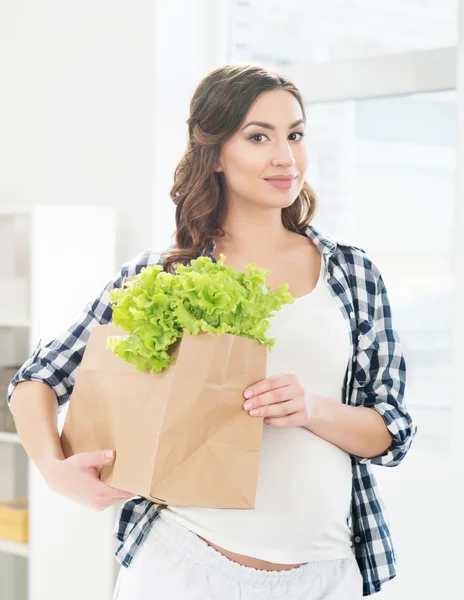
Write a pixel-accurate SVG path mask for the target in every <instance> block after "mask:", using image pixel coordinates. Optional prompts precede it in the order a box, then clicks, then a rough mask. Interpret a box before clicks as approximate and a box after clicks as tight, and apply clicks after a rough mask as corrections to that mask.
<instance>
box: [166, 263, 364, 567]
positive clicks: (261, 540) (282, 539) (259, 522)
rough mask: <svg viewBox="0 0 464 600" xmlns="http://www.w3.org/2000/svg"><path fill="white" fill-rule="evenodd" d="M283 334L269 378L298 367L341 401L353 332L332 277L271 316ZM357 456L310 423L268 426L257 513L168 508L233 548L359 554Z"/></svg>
mask: <svg viewBox="0 0 464 600" xmlns="http://www.w3.org/2000/svg"><path fill="white" fill-rule="evenodd" d="M270 322H271V329H270V330H269V332H268V334H269V336H270V337H275V338H276V343H275V346H274V347H273V348H272V350H271V351H270V352H269V353H268V362H267V372H266V376H267V377H270V376H271V375H276V374H278V373H282V372H294V373H296V374H297V375H298V377H299V379H300V381H301V382H302V384H303V386H304V387H305V389H306V390H307V391H309V392H312V393H314V394H317V395H321V396H325V397H327V398H330V399H332V400H335V401H337V402H341V401H342V387H343V381H344V377H345V372H346V369H347V365H348V361H349V360H350V349H351V345H350V337H349V336H350V330H349V325H348V323H347V322H346V321H345V319H344V317H343V314H342V312H341V310H340V308H339V306H338V305H337V304H336V300H335V298H334V296H333V295H332V292H331V290H330V289H329V285H328V283H327V282H326V277H325V268H324V261H323V260H322V261H321V271H320V275H319V280H318V282H317V285H316V287H315V288H314V290H313V291H312V292H311V293H309V294H307V295H306V296H302V297H300V298H298V299H297V300H296V301H295V303H294V304H289V305H285V306H284V307H283V308H282V309H281V310H280V311H279V312H278V313H276V314H275V315H274V317H272V318H271V321H270ZM251 418H253V417H250V419H251ZM351 487H352V474H351V459H350V455H349V454H348V453H347V452H345V451H344V450H341V449H340V448H338V447H337V446H335V445H333V444H331V443H330V442H327V441H326V440H323V439H322V438H320V437H318V436H317V435H315V434H313V433H312V432H310V431H308V430H307V429H305V428H303V427H288V428H275V427H274V428H273V427H272V426H269V425H266V424H265V425H264V433H263V443H262V451H261V460H260V469H259V478H258V488H257V494H256V502H255V509H254V510H237V509H232V510H231V509H209V508H191V507H188V508H185V507H171V506H169V507H167V508H166V509H164V510H163V511H162V512H161V516H162V517H163V518H173V519H175V520H176V521H178V522H179V523H180V524H181V525H183V526H184V527H187V528H188V529H190V530H191V531H193V532H194V533H196V534H198V535H200V536H201V537H203V538H205V539H207V540H209V541H211V542H213V543H214V544H216V545H217V546H220V547H221V548H224V549H226V550H228V551H230V552H236V553H238V554H242V555H245V556H251V557H254V558H258V559H261V560H265V561H270V562H274V563H280V564H296V563H304V562H310V561H318V560H335V559H339V558H346V557H349V556H352V555H353V551H352V549H351V544H350V531H349V528H348V525H347V518H348V515H349V513H350V504H351Z"/></svg>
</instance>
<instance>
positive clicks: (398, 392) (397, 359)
mask: <svg viewBox="0 0 464 600" xmlns="http://www.w3.org/2000/svg"><path fill="white" fill-rule="evenodd" d="M305 234H306V235H307V236H308V237H309V238H310V239H311V240H312V241H313V242H314V243H315V245H316V246H317V248H318V250H319V251H320V252H321V254H322V257H323V260H324V263H325V276H326V278H327V282H328V284H329V285H330V287H331V289H332V290H333V294H334V297H335V298H336V300H337V301H338V304H339V306H340V309H341V311H342V313H343V315H344V317H345V318H346V319H347V321H348V322H349V323H350V327H351V356H352V360H350V362H349V364H348V367H347V372H346V378H345V383H344V387H343V401H344V402H346V403H347V404H350V405H352V406H368V407H370V408H373V409H374V410H376V411H377V412H378V413H379V414H380V415H381V416H382V417H383V419H384V421H385V424H386V426H387V428H388V430H389V431H390V433H391V434H392V437H393V440H392V444H391V446H390V448H389V449H388V450H387V451H386V452H385V453H384V454H382V455H381V456H376V457H374V458H364V457H362V456H354V455H351V463H352V473H353V492H352V501H351V514H350V517H349V519H348V522H349V525H350V529H351V532H352V545H353V549H354V553H355V556H356V559H357V562H358V564H359V568H360V570H361V573H362V576H363V581H364V586H363V594H364V595H365V596H368V595H370V594H373V593H375V592H378V591H379V590H380V588H381V586H382V584H383V583H385V582H386V581H388V580H390V579H392V578H393V577H395V575H396V569H395V565H396V555H395V551H394V548H393V545H392V540H391V536H390V531H389V527H388V520H387V516H386V513H385V508H384V505H383V502H382V500H381V498H380V496H379V493H378V491H377V483H376V480H375V478H374V474H373V473H372V467H371V465H383V466H386V467H394V466H396V465H398V464H399V463H400V462H401V461H402V460H403V458H404V457H405V456H406V453H407V452H408V450H409V448H410V446H411V442H412V440H413V438H414V436H415V434H416V431H417V426H416V425H414V424H413V422H412V420H411V417H410V415H409V413H408V411H407V409H406V406H405V403H404V389H405V381H406V365H405V361H404V357H403V352H402V347H401V343H400V340H399V337H398V333H397V332H396V331H395V330H394V328H393V325H392V319H391V309H390V305H389V301H388V296H387V290H386V288H385V283H384V281H383V279H382V276H381V274H380V272H379V270H378V268H377V267H376V265H375V264H374V263H373V262H372V261H371V260H370V259H369V258H368V257H367V256H366V254H365V252H364V250H362V249H361V248H357V247H355V246H351V245H349V244H343V243H341V242H339V241H336V240H334V239H332V238H329V237H328V236H325V235H323V234H322V233H321V232H320V231H318V230H317V229H316V228H315V227H314V226H312V225H309V226H308V227H307V229H306V232H305ZM160 261H161V256H160V255H159V253H156V252H155V251H154V250H152V249H150V250H147V251H145V252H143V253H142V254H141V255H140V256H137V257H136V258H134V259H133V260H132V261H130V262H128V263H126V264H124V265H123V266H122V268H121V270H120V272H119V273H117V275H116V276H115V277H114V278H113V279H112V280H111V281H110V282H109V283H108V284H107V285H106V287H105V289H104V290H103V291H102V293H101V294H100V295H99V296H98V297H97V298H95V300H92V301H91V302H89V303H88V304H87V306H86V307H85V309H84V312H83V313H82V315H81V316H80V318H79V319H78V320H77V322H76V323H74V324H73V325H72V326H71V327H70V328H69V329H68V330H67V331H65V332H64V333H63V334H62V335H60V336H59V337H57V338H56V339H54V340H52V341H50V342H48V343H47V344H46V345H44V346H41V342H39V344H38V346H37V348H36V349H35V350H34V352H33V353H32V356H31V357H30V358H29V359H28V360H27V361H26V362H25V363H24V365H23V366H22V367H21V368H20V370H19V371H18V373H17V374H16V375H15V377H14V378H13V380H12V382H11V383H10V386H9V388H8V402H9V401H10V397H11V394H12V392H13V390H14V387H15V386H16V385H17V384H18V383H19V382H20V381H25V380H35V381H41V382H43V383H46V384H47V385H49V386H50V387H51V388H52V389H53V390H54V391H55V393H56V396H57V400H58V405H59V409H60V408H62V407H63V406H64V404H65V403H66V402H68V400H69V399H70V396H71V394H72V391H73V387H74V383H75V381H76V374H77V370H78V368H79V364H80V362H81V359H82V356H83V354H84V350H85V347H86V343H87V340H88V338H89V334H90V330H91V329H92V327H93V326H94V325H105V324H108V323H110V322H111V320H112V309H111V304H110V300H109V295H110V292H111V290H113V289H114V288H118V287H121V286H122V285H123V282H124V279H125V278H126V277H129V276H133V275H138V274H139V273H140V271H141V269H142V268H143V267H146V266H148V265H154V264H157V263H159V262H160ZM162 508H163V506H162V505H157V504H154V503H153V502H150V501H148V500H145V499H143V498H140V497H138V498H133V499H131V500H129V501H128V502H126V503H125V504H124V505H123V506H122V508H121V511H120V514H119V518H118V522H117V523H116V527H115V531H114V534H115V536H116V537H117V539H118V540H119V541H120V542H121V545H120V546H119V548H118V550H117V552H116V556H117V558H118V560H119V561H120V562H121V564H122V565H123V566H125V567H128V566H129V565H130V563H131V561H132V559H133V557H134V555H135V553H136V552H137V549H138V548H139V546H140V545H141V544H142V542H143V540H144V539H145V537H146V535H147V534H148V532H149V531H150V528H151V525H152V523H153V522H154V520H155V519H156V518H157V517H158V515H159V513H160V510H162ZM308 534H309V532H308Z"/></svg>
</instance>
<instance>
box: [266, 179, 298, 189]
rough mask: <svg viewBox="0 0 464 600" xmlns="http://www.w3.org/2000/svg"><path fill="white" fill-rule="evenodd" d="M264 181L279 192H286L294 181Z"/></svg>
mask: <svg viewBox="0 0 464 600" xmlns="http://www.w3.org/2000/svg"><path fill="white" fill-rule="evenodd" d="M264 181H266V182H267V183H269V185H272V187H275V188H278V189H280V190H288V189H290V188H291V187H292V185H293V182H294V181H295V179H265V180H264Z"/></svg>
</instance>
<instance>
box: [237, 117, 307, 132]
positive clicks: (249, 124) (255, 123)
mask: <svg viewBox="0 0 464 600" xmlns="http://www.w3.org/2000/svg"><path fill="white" fill-rule="evenodd" d="M302 123H303V124H304V125H306V123H305V120H304V119H299V120H298V121H295V122H294V123H292V124H291V125H290V127H289V129H293V128H294V127H296V126H297V125H301V124H302ZM252 125H258V127H263V128H264V129H270V130H271V131H275V126H274V125H271V124H270V123H264V122H263V121H250V122H249V123H247V124H246V125H245V127H242V131H243V130H244V129H246V128H247V127H251V126H252Z"/></svg>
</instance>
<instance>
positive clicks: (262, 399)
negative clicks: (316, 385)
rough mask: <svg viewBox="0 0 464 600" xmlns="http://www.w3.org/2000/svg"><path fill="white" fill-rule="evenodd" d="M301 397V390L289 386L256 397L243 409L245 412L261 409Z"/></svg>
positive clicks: (248, 401)
mask: <svg viewBox="0 0 464 600" xmlns="http://www.w3.org/2000/svg"><path fill="white" fill-rule="evenodd" d="M299 395H300V391H299V389H298V388H297V387H296V386H292V385H289V386H287V387H282V388H278V389H276V390H272V391H270V392H265V393H264V394H260V395H259V396H256V398H252V399H251V400H247V401H246V402H244V404H243V408H244V409H245V410H250V409H251V408H259V407H261V406H266V405H268V404H277V403H278V402H287V400H292V399H293V398H296V397H298V396H299Z"/></svg>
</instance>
